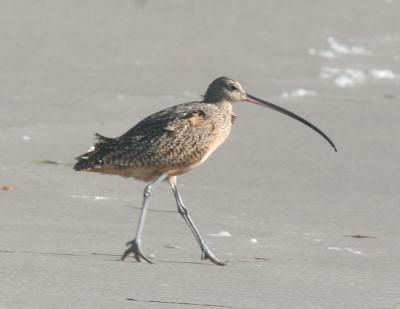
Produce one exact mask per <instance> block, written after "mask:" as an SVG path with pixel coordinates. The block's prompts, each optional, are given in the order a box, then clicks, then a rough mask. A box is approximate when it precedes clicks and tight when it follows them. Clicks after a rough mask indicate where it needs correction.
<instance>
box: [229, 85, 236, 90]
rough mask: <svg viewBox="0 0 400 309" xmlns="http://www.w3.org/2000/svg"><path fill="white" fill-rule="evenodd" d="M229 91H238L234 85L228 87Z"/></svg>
mask: <svg viewBox="0 0 400 309" xmlns="http://www.w3.org/2000/svg"><path fill="white" fill-rule="evenodd" d="M229 90H231V91H235V90H238V88H237V87H236V85H235V84H230V85H229Z"/></svg>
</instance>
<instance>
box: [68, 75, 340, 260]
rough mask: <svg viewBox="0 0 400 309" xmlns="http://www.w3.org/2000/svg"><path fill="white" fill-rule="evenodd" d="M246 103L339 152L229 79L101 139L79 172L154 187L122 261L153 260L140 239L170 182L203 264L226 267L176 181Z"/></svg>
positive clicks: (225, 133)
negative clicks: (155, 200) (152, 202)
mask: <svg viewBox="0 0 400 309" xmlns="http://www.w3.org/2000/svg"><path fill="white" fill-rule="evenodd" d="M239 101H247V102H251V103H255V104H259V105H262V106H265V107H268V108H271V109H273V110H275V111H278V112H280V113H283V114H285V115H288V116H290V117H292V118H294V119H296V120H298V121H300V122H302V123H304V124H305V125H307V126H309V127H311V128H312V129H313V130H315V131H317V132H318V133H319V134H320V135H322V136H323V137H324V138H325V139H326V140H327V141H328V142H329V143H330V144H331V145H332V147H333V148H334V149H335V150H336V148H335V145H334V144H333V143H332V141H331V140H330V139H329V138H328V137H327V136H326V135H325V134H324V133H323V132H322V131H321V130H319V129H318V128H317V127H315V126H314V125H313V124H311V123H309V122H308V121H307V120H304V119H303V118H301V117H299V116H298V115H296V114H294V113H292V112H289V111H287V110H285V109H283V108H281V107H279V106H277V105H274V104H272V103H269V102H266V101H263V100H261V99H258V98H256V97H253V96H252V95H250V94H248V93H246V92H245V91H244V90H243V88H242V86H241V85H240V84H239V83H238V82H236V81H234V80H231V79H229V78H226V77H220V78H217V79H215V80H214V81H213V82H212V83H211V84H210V86H209V87H208V89H207V91H206V93H205V95H204V99H203V101H200V102H190V103H184V104H180V105H176V106H172V107H170V108H167V109H164V110H162V111H160V112H158V113H155V114H153V115H151V116H149V117H147V118H145V119H144V120H142V121H141V122H139V123H138V124H137V125H135V126H134V127H133V128H132V129H130V130H129V131H127V132H126V133H125V134H123V135H121V136H120V137H116V138H108V137H104V136H102V135H100V134H96V137H97V141H96V143H95V144H94V145H93V146H92V147H91V148H90V149H89V150H88V152H86V153H85V154H83V155H81V156H79V157H78V158H77V160H78V162H77V163H76V164H75V166H74V169H75V170H78V171H79V170H84V171H88V172H98V173H103V174H115V175H120V176H123V177H133V178H136V179H138V180H143V181H147V182H150V184H149V185H147V186H146V189H145V191H144V198H143V205H142V210H141V214H140V217H139V224H138V227H137V232H136V236H135V238H134V239H133V240H132V241H130V242H129V243H128V244H127V245H128V249H127V250H126V251H125V252H124V254H123V255H122V257H121V259H122V260H123V259H125V258H126V257H127V256H128V255H129V254H130V253H133V254H134V256H135V258H136V260H137V261H140V260H141V259H144V260H146V261H147V262H149V263H151V261H150V260H149V259H148V258H146V257H145V256H144V255H143V254H142V252H141V249H140V241H141V234H142V230H143V224H144V219H145V215H146V210H147V206H148V198H149V197H150V194H151V192H152V190H153V187H155V186H156V185H158V184H159V183H160V182H162V181H164V180H168V181H169V183H170V185H171V187H172V190H173V192H174V196H175V199H176V203H177V207H178V212H179V213H180V214H181V215H182V217H183V218H184V220H185V222H186V223H187V225H188V226H189V228H190V230H191V232H192V233H193V235H194V237H195V238H196V240H197V242H198V244H199V246H200V249H201V252H202V259H209V260H210V261H211V262H213V263H215V264H217V265H225V263H223V262H221V261H220V260H219V259H218V258H217V257H216V256H215V255H214V254H213V253H212V252H211V250H210V249H209V248H208V246H207V244H206V243H205V242H204V240H203V239H202V237H201V236H200V234H199V232H198V231H197V228H196V226H195V225H194V223H193V221H192V219H191V217H190V216H189V213H188V211H187V209H186V208H185V207H184V205H183V202H182V199H181V197H180V195H179V192H178V188H177V186H176V176H177V175H180V174H183V173H186V172H188V171H190V170H191V169H193V168H195V167H197V166H199V165H200V164H201V163H203V162H204V161H205V160H206V159H207V158H208V156H209V155H210V154H211V153H212V152H213V151H214V150H215V149H216V148H218V146H220V145H221V144H222V143H223V142H224V141H225V139H226V138H227V137H228V135H229V133H230V131H231V126H232V123H233V120H234V118H235V117H236V116H235V114H234V113H233V112H232V103H234V102H239Z"/></svg>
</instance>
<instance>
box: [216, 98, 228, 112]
mask: <svg viewBox="0 0 400 309" xmlns="http://www.w3.org/2000/svg"><path fill="white" fill-rule="evenodd" d="M214 104H215V105H217V106H218V108H219V109H221V110H224V111H227V112H231V111H232V103H231V102H229V101H225V100H222V101H218V102H215V103H214Z"/></svg>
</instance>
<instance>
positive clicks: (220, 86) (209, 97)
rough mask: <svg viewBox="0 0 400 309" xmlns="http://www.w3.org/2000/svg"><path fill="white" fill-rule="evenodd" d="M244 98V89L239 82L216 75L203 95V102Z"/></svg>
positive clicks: (233, 100)
mask: <svg viewBox="0 0 400 309" xmlns="http://www.w3.org/2000/svg"><path fill="white" fill-rule="evenodd" d="M244 100H246V91H244V89H243V87H242V85H240V84H239V82H237V81H235V80H233V79H230V78H227V77H218V78H217V79H215V80H214V81H213V82H212V83H211V84H210V86H208V89H207V91H206V94H205V95H204V102H208V103H216V102H221V101H228V102H230V103H234V102H239V101H244Z"/></svg>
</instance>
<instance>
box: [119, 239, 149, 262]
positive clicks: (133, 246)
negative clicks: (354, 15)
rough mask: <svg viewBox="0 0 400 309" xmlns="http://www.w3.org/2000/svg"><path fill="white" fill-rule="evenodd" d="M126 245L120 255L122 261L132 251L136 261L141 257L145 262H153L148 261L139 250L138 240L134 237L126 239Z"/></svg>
mask: <svg viewBox="0 0 400 309" xmlns="http://www.w3.org/2000/svg"><path fill="white" fill-rule="evenodd" d="M126 246H127V247H128V249H126V250H125V252H124V254H123V255H122V256H121V261H123V260H124V259H125V258H126V257H127V256H128V255H129V254H130V253H133V255H134V257H135V260H136V261H138V262H140V261H141V258H142V259H143V260H145V261H146V262H147V263H150V264H153V262H152V261H150V260H149V259H148V258H147V257H145V256H144V255H143V253H142V252H141V250H140V245H139V242H138V241H137V240H136V239H133V240H131V241H128V242H127V243H126Z"/></svg>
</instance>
